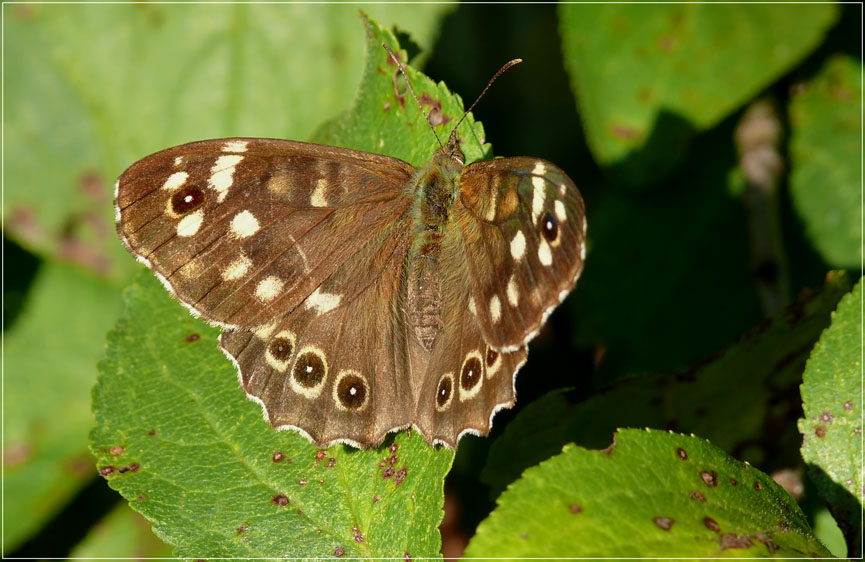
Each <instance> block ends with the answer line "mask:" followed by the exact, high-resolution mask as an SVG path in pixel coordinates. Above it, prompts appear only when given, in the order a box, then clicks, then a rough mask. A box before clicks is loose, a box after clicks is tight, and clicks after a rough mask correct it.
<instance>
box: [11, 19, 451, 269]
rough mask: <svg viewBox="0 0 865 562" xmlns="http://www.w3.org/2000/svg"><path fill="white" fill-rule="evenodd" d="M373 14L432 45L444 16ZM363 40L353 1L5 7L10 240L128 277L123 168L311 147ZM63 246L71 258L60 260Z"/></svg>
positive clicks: (359, 58) (352, 77) (346, 86)
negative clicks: (202, 153) (121, 239)
mask: <svg viewBox="0 0 865 562" xmlns="http://www.w3.org/2000/svg"><path fill="white" fill-rule="evenodd" d="M369 9H370V10H371V11H372V12H373V13H374V14H376V15H379V16H380V17H382V18H383V19H384V20H385V21H387V22H388V23H389V24H391V23H394V22H400V26H401V27H403V28H404V29H408V30H411V31H412V33H413V36H414V37H415V38H416V40H417V41H418V43H419V44H420V45H422V46H424V47H426V48H429V47H431V45H432V42H433V39H434V36H435V34H436V32H437V30H438V25H439V22H440V19H441V17H442V16H443V15H444V13H446V12H447V11H449V10H451V9H452V7H450V6H444V5H438V6H436V5H425V6H421V5H411V6H408V5H407V6H394V5H387V6H385V5H381V6H369ZM70 22H74V25H70ZM363 33H364V32H363V27H362V26H361V25H360V24H359V23H358V10H357V6H355V5H338V4H329V5H327V4H307V5H268V4H212V3H211V4H208V3H189V4H111V5H105V4H103V5H87V4H50V3H49V4H27V5H24V4H22V5H18V6H14V7H10V9H9V10H8V12H7V13H6V18H5V27H4V45H5V48H6V54H7V55H8V57H7V63H8V64H7V65H6V66H5V67H4V76H5V78H6V81H5V84H6V86H7V88H6V91H5V98H4V99H5V100H6V104H7V106H6V110H7V111H6V117H7V119H6V122H5V123H4V131H5V135H6V136H5V140H6V143H5V148H6V150H7V153H6V160H5V161H6V164H7V166H6V169H5V174H6V175H5V180H6V181H5V184H4V185H5V196H4V202H5V207H4V213H5V217H4V218H5V220H6V227H7V232H8V233H9V234H10V235H12V236H13V237H14V238H15V239H16V240H18V241H19V242H20V243H22V244H24V245H25V246H26V247H27V248H28V249H30V250H32V251H36V252H38V253H40V254H41V255H43V256H57V255H61V256H66V257H71V259H74V260H76V261H78V262H80V263H84V264H86V265H87V266H89V267H91V268H96V269H98V270H99V271H105V272H108V273H110V274H112V275H115V276H116V277H118V278H120V279H123V280H124V282H128V281H129V280H130V279H131V275H130V274H131V272H132V269H131V267H130V265H131V262H130V261H129V260H128V259H126V257H125V256H124V253H123V250H122V246H121V245H120V244H118V243H117V240H116V239H115V237H114V236H113V230H114V229H113V220H114V211H113V209H112V205H111V197H112V189H113V185H114V179H115V178H116V177H117V176H118V175H120V173H121V172H122V171H123V169H124V168H126V167H127V166H129V165H130V164H132V163H133V162H134V161H136V160H137V159H139V158H141V157H143V156H145V155H147V154H149V153H151V152H155V151H156V150H159V149H162V148H165V147H168V146H172V145H177V144H181V143H183V142H189V141H193V140H200V139H206V138H214V137H224V136H255V137H278V138H291V139H295V140H304V139H306V138H308V137H309V135H310V134H311V133H312V132H313V130H314V129H315V127H317V126H318V124H320V123H321V122H322V120H323V119H326V118H329V117H331V116H333V115H336V114H337V113H338V112H340V111H342V110H344V108H345V107H347V106H348V105H349V104H350V103H351V100H352V99H353V97H354V95H355V92H356V89H357V84H358V81H359V79H360V76H361V69H362V66H363V50H362V49H360V48H359V46H360V45H361V44H362V41H363V37H364V36H363ZM376 49H377V50H381V46H380V45H379V46H377V47H376ZM61 240H62V241H63V242H64V244H66V245H64V246H61V245H59V244H58V242H59V241H61ZM70 241H71V242H75V245H74V247H75V249H76V250H77V252H76V253H74V254H72V255H71V256H68V255H67V254H68V252H67V253H64V252H63V251H58V247H59V248H60V249H61V250H63V249H64V248H66V247H67V246H68V242H70Z"/></svg>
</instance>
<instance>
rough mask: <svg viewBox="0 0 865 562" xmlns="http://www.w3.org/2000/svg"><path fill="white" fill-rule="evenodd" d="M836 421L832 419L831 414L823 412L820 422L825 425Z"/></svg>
mask: <svg viewBox="0 0 865 562" xmlns="http://www.w3.org/2000/svg"><path fill="white" fill-rule="evenodd" d="M833 419H835V418H833V417H832V413H831V412H823V413H822V414H820V421H821V422H823V423H832V420H833Z"/></svg>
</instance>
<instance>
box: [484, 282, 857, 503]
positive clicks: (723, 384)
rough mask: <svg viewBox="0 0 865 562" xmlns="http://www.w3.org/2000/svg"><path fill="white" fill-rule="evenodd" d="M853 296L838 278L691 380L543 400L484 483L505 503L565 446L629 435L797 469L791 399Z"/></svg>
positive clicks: (594, 444)
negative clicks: (636, 431)
mask: <svg viewBox="0 0 865 562" xmlns="http://www.w3.org/2000/svg"><path fill="white" fill-rule="evenodd" d="M849 288H850V281H849V279H848V278H847V276H846V275H844V274H842V273H838V274H834V275H832V276H830V277H829V279H828V280H827V283H826V286H825V287H824V288H823V290H822V291H821V292H820V293H813V292H808V293H806V294H803V295H801V296H800V298H799V300H798V301H797V302H796V303H794V304H792V305H791V306H789V307H788V308H787V310H785V311H784V312H783V313H781V314H778V315H776V316H775V317H774V318H773V319H772V320H771V321H767V322H764V323H763V324H761V325H760V326H758V327H757V328H755V329H753V330H751V331H750V332H749V333H747V334H745V335H744V336H743V337H742V338H741V339H740V340H739V341H738V342H737V343H736V344H734V345H732V346H730V347H728V348H726V349H724V350H723V351H721V352H720V353H716V354H715V355H713V356H712V357H710V358H708V359H706V360H704V361H701V362H699V363H697V364H696V365H694V366H693V367H692V368H691V369H688V370H687V371H683V372H679V373H671V372H661V373H650V374H645V375H638V376H632V377H630V378H627V379H625V380H622V381H620V382H619V383H618V384H616V385H615V386H613V387H612V388H610V389H608V390H606V391H604V392H600V393H597V394H594V395H592V396H590V397H589V398H586V399H585V400H582V399H581V398H582V397H581V396H578V395H576V393H575V392H573V391H556V392H553V393H551V394H549V395H547V396H545V397H543V398H541V399H540V400H537V401H535V402H534V403H532V404H530V405H529V406H528V407H526V408H525V409H524V410H523V411H522V412H520V414H519V415H518V416H517V418H516V419H515V420H514V421H513V422H512V423H510V424H509V425H508V426H507V427H506V428H505V432H504V433H503V434H502V436H501V437H500V438H499V439H497V440H496V442H495V443H494V444H493V446H492V448H491V450H490V455H489V458H488V459H487V463H486V466H485V468H484V471H483V473H482V474H481V478H482V479H483V480H484V481H485V482H486V483H488V484H489V485H490V486H491V487H492V493H493V495H494V496H495V495H498V493H500V492H501V491H502V490H503V489H504V488H505V486H507V485H508V484H509V483H510V482H512V481H514V480H516V478H517V477H518V476H519V475H520V474H521V473H522V472H523V470H525V469H526V468H527V467H529V466H531V465H533V464H535V463H538V462H540V461H541V460H543V459H546V458H548V457H549V456H551V455H553V454H555V453H557V452H558V451H560V450H561V448H562V446H563V445H564V444H565V443H569V442H575V443H577V444H578V445H582V446H584V447H589V448H600V447H604V446H606V445H607V444H608V443H609V442H610V439H611V436H612V434H613V431H615V429H616V428H617V427H624V426H629V427H653V428H658V429H670V428H672V429H675V430H676V431H681V432H688V433H691V432H693V433H696V434H698V435H701V436H704V437H706V438H708V439H710V440H711V441H712V442H713V443H714V444H716V445H718V446H719V447H722V448H723V449H725V450H726V451H727V452H728V453H730V454H733V455H735V456H737V457H739V458H744V459H745V460H748V461H750V462H752V463H753V464H756V465H758V466H761V467H765V468H767V469H768V470H771V469H776V468H780V467H783V466H789V464H788V463H794V462H795V461H796V460H797V458H796V457H795V456H794V455H795V453H796V448H797V446H798V444H799V440H800V436H799V434H798V432H796V431H795V430H794V428H793V427H792V420H794V419H795V418H796V417H797V416H798V408H797V407H796V406H797V405H796V403H795V402H794V401H791V400H789V399H785V397H787V396H789V395H791V394H795V392H796V388H797V386H798V384H799V382H800V381H801V377H802V370H803V369H804V364H805V360H806V358H807V357H808V355H809V353H810V351H811V349H812V347H813V346H814V343H815V342H816V341H817V338H818V337H819V336H820V333H821V331H822V330H823V329H824V328H825V327H826V326H828V324H829V315H830V313H831V312H832V310H834V308H835V306H836V305H837V303H838V301H839V300H840V299H841V297H842V296H843V295H844V294H845V293H846V292H847V291H848V290H849ZM731 411H735V412H736V415H734V416H731V415H730V412H731ZM516 451H519V454H515V452H516ZM767 463H769V464H772V466H769V467H766V466H765V465H766V464H767Z"/></svg>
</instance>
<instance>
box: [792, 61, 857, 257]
mask: <svg viewBox="0 0 865 562" xmlns="http://www.w3.org/2000/svg"><path fill="white" fill-rule="evenodd" d="M796 91H797V92H798V93H796V94H795V96H794V98H793V102H792V104H791V105H790V125H791V128H792V136H791V139H790V157H791V160H792V171H791V174H790V196H791V199H792V201H793V206H794V207H795V209H796V213H797V214H798V216H799V218H800V219H801V220H802V222H803V223H804V227H805V231H806V236H807V237H808V238H809V239H810V241H811V243H812V244H813V245H814V247H815V248H816V249H817V251H818V252H819V253H820V255H821V256H822V258H823V260H824V261H825V262H826V263H827V264H828V265H829V266H830V267H846V268H849V269H855V268H858V267H859V263H860V261H861V259H862V236H861V234H862V233H861V226H862V199H861V187H862V186H861V172H862V170H861V164H862V162H861V156H862V142H861V141H862V120H861V118H862V115H861V111H862V63H861V62H860V61H858V60H856V59H854V58H852V57H847V56H841V55H839V56H836V57H834V58H832V59H830V60H829V61H828V62H827V63H826V64H825V66H824V67H823V69H822V70H821V71H820V73H819V74H818V75H817V76H816V77H815V78H814V79H813V80H811V81H809V82H806V83H805V84H802V85H801V87H800V89H797V90H796Z"/></svg>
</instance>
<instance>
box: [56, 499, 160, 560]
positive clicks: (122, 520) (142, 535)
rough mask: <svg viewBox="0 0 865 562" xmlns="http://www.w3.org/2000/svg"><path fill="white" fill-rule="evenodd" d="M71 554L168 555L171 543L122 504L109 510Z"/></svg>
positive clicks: (90, 557)
mask: <svg viewBox="0 0 865 562" xmlns="http://www.w3.org/2000/svg"><path fill="white" fill-rule="evenodd" d="M70 557H71V558H81V559H85V560H94V559H96V558H102V559H106V558H107V559H111V558H127V559H129V558H138V559H141V558H170V557H171V547H169V546H168V545H166V544H165V543H164V542H162V541H161V540H159V539H158V538H156V537H155V536H154V535H153V532H152V531H151V530H150V524H149V523H148V522H147V520H146V519H144V518H143V517H142V516H141V515H139V514H137V513H135V512H134V511H132V510H131V509H129V506H128V505H126V504H120V505H118V506H117V507H115V508H114V509H113V510H111V512H110V513H108V514H107V515H106V516H105V517H104V518H103V519H102V520H101V521H100V522H99V523H98V524H97V525H95V526H94V527H93V528H92V529H91V530H90V532H89V533H88V534H87V536H86V537H84V539H83V540H82V541H81V542H80V543H78V545H77V546H76V547H75V548H74V549H73V550H72V552H71V553H70Z"/></svg>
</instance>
